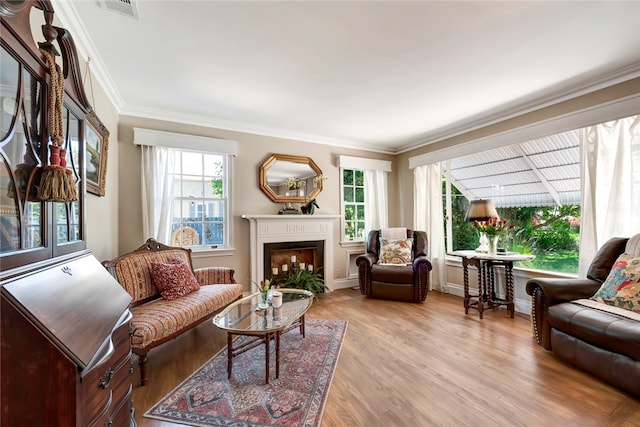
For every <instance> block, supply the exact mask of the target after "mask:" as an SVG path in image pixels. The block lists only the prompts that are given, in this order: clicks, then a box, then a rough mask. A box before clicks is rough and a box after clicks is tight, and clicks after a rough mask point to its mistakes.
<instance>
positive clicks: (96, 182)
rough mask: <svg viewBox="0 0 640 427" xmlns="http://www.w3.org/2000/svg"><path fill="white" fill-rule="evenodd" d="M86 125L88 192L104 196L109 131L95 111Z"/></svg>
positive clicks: (90, 114) (86, 121)
mask: <svg viewBox="0 0 640 427" xmlns="http://www.w3.org/2000/svg"><path fill="white" fill-rule="evenodd" d="M85 123H86V128H85V141H86V146H85V155H86V159H85V178H86V180H87V191H88V192H89V193H92V194H96V195H98V196H104V195H105V186H106V182H107V155H108V153H109V150H108V148H109V131H108V130H107V128H106V127H105V126H104V124H102V122H101V121H100V119H99V118H98V116H96V114H95V112H93V111H92V112H90V113H89V114H88V115H87V118H86V120H85Z"/></svg>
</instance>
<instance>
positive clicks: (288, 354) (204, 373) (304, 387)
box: [144, 319, 347, 427]
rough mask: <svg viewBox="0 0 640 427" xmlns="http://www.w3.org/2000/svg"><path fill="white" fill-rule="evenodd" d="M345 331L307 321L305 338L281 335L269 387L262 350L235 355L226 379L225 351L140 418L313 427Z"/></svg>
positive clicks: (342, 326)
mask: <svg viewBox="0 0 640 427" xmlns="http://www.w3.org/2000/svg"><path fill="white" fill-rule="evenodd" d="M346 329H347V322H346V321H344V320H318V319H307V320H306V338H303V337H302V335H300V333H299V331H298V329H297V328H295V329H293V330H291V331H289V332H287V333H286V334H283V335H282V338H281V339H280V378H277V379H276V378H275V360H274V357H275V353H274V354H272V356H271V363H270V365H271V369H272V371H271V378H270V380H269V384H265V378H264V377H265V372H264V345H259V346H257V347H255V348H253V349H251V350H249V351H247V352H245V353H243V354H240V355H238V356H236V357H235V358H234V359H233V375H232V376H231V378H230V379H227V348H226V347H224V348H223V349H222V350H220V351H219V352H218V353H217V354H216V355H215V356H213V357H212V358H211V359H210V360H209V361H208V362H207V363H205V364H204V365H203V366H202V367H200V368H199V369H198V370H197V371H196V372H194V373H193V374H192V375H191V376H190V377H188V378H187V379H186V380H184V381H183V382H182V383H181V384H180V385H179V386H178V387H176V388H175V389H174V390H173V391H172V392H171V393H169V394H168V395H167V396H165V397H164V398H163V399H162V400H160V402H158V403H156V404H155V405H154V406H153V407H152V408H151V409H149V410H148V411H147V412H146V413H145V414H144V416H145V417H148V418H155V419H159V420H163V421H170V422H174V423H180V424H185V425H191V426H202V427H210V426H226V427H230V426H233V427H240V426H243V427H244V426H247V427H248V426H260V427H267V426H286V427H297V426H301V427H302V426H304V427H312V426H316V427H317V426H319V425H320V420H321V418H322V411H323V410H324V405H325V402H326V401H327V396H328V394H329V387H330V386H331V380H332V379H333V374H334V372H335V368H336V365H337V363H338V356H339V355H340V349H341V347H342V342H343V340H344V335H345V332H346ZM236 339H238V340H243V339H247V337H243V336H240V337H238V338H236ZM271 351H272V352H273V351H274V345H271Z"/></svg>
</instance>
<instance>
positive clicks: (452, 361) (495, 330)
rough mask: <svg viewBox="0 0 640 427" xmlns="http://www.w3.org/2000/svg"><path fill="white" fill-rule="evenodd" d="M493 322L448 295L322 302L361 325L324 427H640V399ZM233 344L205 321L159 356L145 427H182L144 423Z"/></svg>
mask: <svg viewBox="0 0 640 427" xmlns="http://www.w3.org/2000/svg"><path fill="white" fill-rule="evenodd" d="M484 314H485V316H484V320H480V319H479V318H478V313H477V311H474V310H470V312H469V314H468V315H465V314H464V308H463V307H462V299H461V298H459V297H456V296H452V295H448V294H442V293H439V292H430V293H429V296H428V298H427V301H426V302H425V303H423V304H413V303H403V302H394V301H382V300H373V299H367V298H364V297H362V296H361V295H360V293H359V292H358V291H356V290H352V289H342V290H338V291H335V292H332V293H330V294H327V295H325V296H323V297H322V299H321V300H319V301H315V302H314V304H313V306H312V307H311V309H310V311H309V312H308V314H307V316H308V317H309V318H319V319H341V320H347V321H348V322H349V325H348V327H347V333H346V336H345V340H344V344H343V347H342V351H341V354H340V359H339V362H338V366H337V369H336V372H335V376H334V378H333V383H332V385H331V389H330V392H329V397H328V399H327V403H326V407H325V410H324V415H323V417H322V424H321V426H322V427H331V426H373V427H377V426H381V427H391V426H412V427H414V426H510V427H511V426H563V427H564V426H581V427H586V426H624V427H631V426H636V427H637V426H640V400H638V399H635V398H633V397H631V396H629V395H627V394H624V393H622V392H620V391H618V390H616V389H615V388H613V387H610V386H608V385H607V384H605V383H602V382H600V381H599V380H597V379H595V378H593V377H591V376H589V375H588V374H586V373H584V372H582V371H580V370H577V369H574V368H573V367H571V366H569V365H567V364H565V363H563V362H561V361H559V360H558V359H556V358H555V357H554V356H553V355H552V354H551V353H549V352H547V351H545V350H544V349H543V348H542V347H540V346H538V345H537V344H535V341H534V339H533V337H532V334H531V325H530V322H529V318H528V317H526V316H521V315H516V318H515V319H510V318H509V316H508V314H507V312H506V310H504V309H500V310H493V311H486V312H485V313H484ZM225 345H226V336H225V334H224V333H223V332H221V331H219V330H217V329H216V328H215V327H214V326H213V325H212V324H211V322H205V323H203V324H201V325H200V326H198V327H197V328H195V329H194V330H192V331H190V332H188V333H186V334H183V335H182V336H181V337H179V338H177V339H175V340H173V341H172V342H169V343H167V344H165V345H163V346H161V347H159V348H156V349H154V350H152V351H151V352H150V353H149V356H150V357H149V362H148V372H149V383H148V384H147V385H146V386H144V387H140V386H137V385H134V391H133V404H134V407H135V410H136V421H137V422H138V426H140V427H168V426H176V424H170V423H164V422H160V421H157V420H151V419H148V418H143V414H144V412H145V411H146V410H147V409H148V408H149V407H151V406H152V405H153V404H154V403H156V402H157V401H158V400H160V399H161V398H162V397H164V396H165V395H166V394H167V393H168V392H169V391H171V390H172V389H173V388H174V387H175V386H177V385H178V384H179V383H180V382H181V381H182V380H184V379H185V378H186V377H187V376H188V375H189V374H191V373H192V372H193V371H195V370H196V369H197V368H198V367H200V366H201V365H202V364H203V363H204V362H206V361H207V360H209V359H210V358H211V357H212V356H213V355H214V354H215V353H216V352H218V351H219V350H220V349H222V348H223V347H224V346H225ZM136 365H137V363H136ZM138 375H139V374H138V371H137V366H136V371H135V372H134V376H133V378H134V383H137V382H138Z"/></svg>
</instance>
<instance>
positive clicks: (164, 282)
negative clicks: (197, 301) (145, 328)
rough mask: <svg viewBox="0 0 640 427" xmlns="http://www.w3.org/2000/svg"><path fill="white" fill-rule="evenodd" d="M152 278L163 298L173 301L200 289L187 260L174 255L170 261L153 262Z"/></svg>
mask: <svg viewBox="0 0 640 427" xmlns="http://www.w3.org/2000/svg"><path fill="white" fill-rule="evenodd" d="M151 279H152V281H153V284H154V285H155V286H156V288H158V290H159V291H160V294H161V295H162V298H164V299H166V300H167V301H173V300H175V299H178V298H180V297H182V296H185V295H187V294H189V293H191V292H193V291H197V290H198V289H200V285H199V284H198V281H197V280H196V276H194V275H193V271H191V267H189V265H188V264H187V263H186V261H184V260H182V259H180V258H177V257H174V258H172V259H171V260H170V262H169V263H163V262H152V263H151Z"/></svg>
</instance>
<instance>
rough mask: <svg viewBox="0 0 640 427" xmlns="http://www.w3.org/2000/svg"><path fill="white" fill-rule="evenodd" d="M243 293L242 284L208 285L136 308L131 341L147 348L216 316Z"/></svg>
mask: <svg viewBox="0 0 640 427" xmlns="http://www.w3.org/2000/svg"><path fill="white" fill-rule="evenodd" d="M241 295H242V285H240V284H229V285H207V286H200V289H198V290H197V291H195V292H191V293H190V294H188V295H185V296H183V297H181V298H178V299H176V300H174V301H167V300H165V299H162V298H159V299H157V300H154V301H151V302H149V303H147V304H143V305H139V306H137V307H133V308H132V309H131V312H132V313H133V321H132V322H131V323H132V327H133V329H134V332H133V335H132V337H131V344H132V346H133V347H134V348H136V349H144V348H145V347H147V346H149V345H151V344H155V343H156V342H157V341H159V340H162V339H165V338H168V337H170V336H172V335H173V334H176V333H179V332H181V331H182V330H183V329H184V328H186V327H188V326H190V325H192V324H193V323H194V322H198V321H199V320H201V319H203V318H206V317H209V316H212V315H213V314H214V313H215V312H216V311H218V310H219V309H221V308H223V307H226V306H227V305H228V304H230V303H231V302H233V301H235V300H236V299H237V298H238V297H239V296H241Z"/></svg>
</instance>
